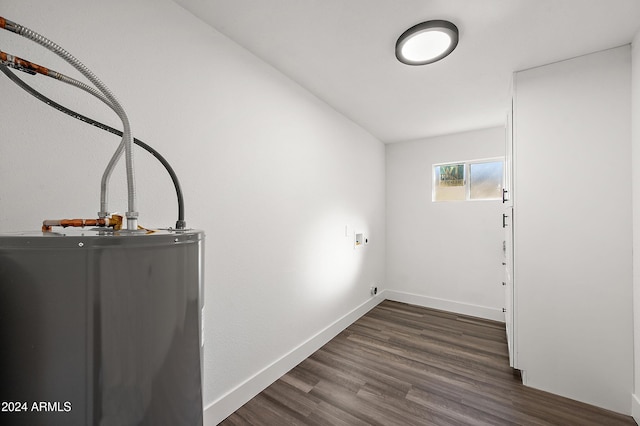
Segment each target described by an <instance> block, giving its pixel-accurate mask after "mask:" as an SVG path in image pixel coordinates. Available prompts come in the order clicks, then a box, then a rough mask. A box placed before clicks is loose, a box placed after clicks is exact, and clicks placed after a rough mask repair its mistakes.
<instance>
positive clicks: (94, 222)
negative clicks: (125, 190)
mask: <svg viewBox="0 0 640 426" xmlns="http://www.w3.org/2000/svg"><path fill="white" fill-rule="evenodd" d="M54 226H61V227H63V228H67V227H74V228H84V227H85V226H99V227H110V228H113V229H115V230H116V231H118V230H120V229H121V228H122V216H119V215H112V216H111V217H110V218H109V217H106V218H100V219H47V220H44V221H42V232H49V231H51V228H52V227H54Z"/></svg>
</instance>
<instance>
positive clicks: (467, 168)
mask: <svg viewBox="0 0 640 426" xmlns="http://www.w3.org/2000/svg"><path fill="white" fill-rule="evenodd" d="M498 162H500V163H502V176H501V178H500V179H501V186H502V187H503V188H504V167H505V157H489V158H480V159H476V160H465V161H447V162H446V163H434V164H432V165H431V202H432V203H450V202H454V203H455V202H465V201H472V202H475V201H480V202H482V201H500V200H502V194H500V195H498V196H496V198H471V165H472V164H484V163H498ZM455 165H464V179H463V181H464V183H463V185H464V199H463V200H436V167H441V166H455Z"/></svg>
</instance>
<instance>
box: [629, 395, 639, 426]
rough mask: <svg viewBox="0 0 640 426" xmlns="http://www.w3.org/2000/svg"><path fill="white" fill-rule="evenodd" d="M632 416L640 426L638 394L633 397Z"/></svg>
mask: <svg viewBox="0 0 640 426" xmlns="http://www.w3.org/2000/svg"><path fill="white" fill-rule="evenodd" d="M631 416H632V417H633V420H635V421H636V423H638V424H640V398H638V395H636V394H633V395H631Z"/></svg>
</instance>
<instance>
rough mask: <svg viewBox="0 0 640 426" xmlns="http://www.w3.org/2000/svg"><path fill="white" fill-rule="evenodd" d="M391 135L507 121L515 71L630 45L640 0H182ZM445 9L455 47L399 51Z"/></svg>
mask: <svg viewBox="0 0 640 426" xmlns="http://www.w3.org/2000/svg"><path fill="white" fill-rule="evenodd" d="M175 1H176V2H177V3H178V4H180V5H182V6H184V7H185V8H186V9H187V10H189V11H191V12H192V13H193V14H194V15H196V16H198V17H199V18H200V19H202V20H203V21H204V22H206V23H208V24H210V25H211V26H213V27H214V28H215V29H217V30H218V31H220V32H221V33H223V34H225V35H226V36H228V37H229V38H231V39H232V40H234V41H235V42H237V43H238V44H240V45H241V46H244V47H245V48H246V49H248V50H249V51H251V52H253V53H254V54H255V55H256V56H258V57H260V58H262V59H263V60H264V61H266V62H267V63H269V64H271V65H272V66H274V67H275V68H277V69H279V70H280V71H281V72H283V73H284V74H286V75H288V76H289V77H291V78H292V79H293V80H295V81H297V82H298V83H299V84H300V85H302V86H303V87H305V88H307V89H308V90H309V91H311V92H312V93H314V94H315V95H316V96H318V97H319V98H321V99H323V100H324V101H325V102H327V103H328V104H329V105H331V106H332V107H334V108H335V109H336V110H338V111H340V112H341V113H343V114H344V115H346V116H347V117H349V118H350V119H352V120H353V121H355V122H356V123H358V124H359V125H361V126H362V127H364V128H365V129H367V130H368V131H369V132H371V133H372V134H373V135H375V136H377V137H378V138H379V139H380V140H382V141H383V142H386V143H389V142H398V141H405V140H413V139H419V138H424V137H429V136H434V135H439V134H447V133H455V132H460V131H466V130H472V129H479V128H486V127H491V126H497V125H502V124H504V121H505V115H506V109H507V99H508V94H509V83H510V79H511V73H512V72H513V71H517V70H523V69H527V68H531V67H535V66H539V65H544V64H548V63H551V62H555V61H559V60H563V59H568V58H571V57H575V56H579V55H583V54H586V53H591V52H596V51H599V50H602V49H607V48H611V47H617V46H621V45H623V44H627V43H630V42H631V40H632V38H633V35H634V34H635V32H636V31H637V30H639V29H640V0H175ZM432 19H446V20H450V21H452V22H453V23H454V24H456V25H457V26H458V28H459V30H460V42H459V44H458V47H457V49H456V50H455V51H454V52H453V53H452V54H451V55H450V56H449V57H447V58H446V59H444V60H443V61H441V62H437V63H434V64H431V65H425V66H419V67H416V66H408V65H404V64H402V63H400V62H398V61H397V60H396V58H395V42H396V39H397V38H398V36H400V34H402V32H404V31H405V30H406V29H407V28H409V27H411V26H413V25H415V24H417V23H419V22H422V21H427V20H432Z"/></svg>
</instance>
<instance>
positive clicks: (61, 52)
mask: <svg viewBox="0 0 640 426" xmlns="http://www.w3.org/2000/svg"><path fill="white" fill-rule="evenodd" d="M0 23H2V24H3V25H2V28H5V29H7V30H9V31H12V32H15V33H16V34H19V35H21V36H23V37H25V38H28V39H29V40H31V41H34V42H35V43H38V44H39V45H41V46H43V47H45V48H46V49H48V50H50V51H52V52H53V53H55V54H56V55H58V56H59V57H61V58H62V59H64V60H65V61H66V62H67V63H69V64H70V65H71V66H73V67H74V68H75V69H77V70H78V71H79V72H80V73H81V74H82V75H83V76H85V77H86V78H87V79H88V80H89V81H90V82H91V83H93V85H95V86H96V88H97V89H98V90H99V91H100V92H101V93H102V94H103V95H104V98H105V99H106V101H108V102H105V103H107V105H108V106H109V107H111V109H113V110H114V111H115V113H116V114H117V115H118V117H120V120H121V121H122V125H123V136H122V142H121V143H120V145H119V146H118V149H117V150H116V152H115V153H114V154H113V156H112V157H111V160H110V161H109V164H108V165H107V168H106V169H105V171H104V174H103V176H102V181H101V187H100V212H99V213H98V215H99V216H100V217H106V216H107V214H108V211H107V193H108V183H109V179H110V177H111V174H112V172H113V169H114V168H115V165H116V164H117V162H118V160H119V159H120V157H121V156H122V152H123V151H124V153H125V161H126V173H127V194H128V211H127V212H126V217H127V229H129V230H135V229H137V227H138V211H137V209H136V191H135V176H134V171H133V133H132V131H131V125H130V123H129V118H128V117H127V114H126V113H125V111H124V108H122V105H121V104H120V102H119V101H118V100H117V99H116V97H115V96H114V95H113V93H112V92H111V91H110V90H109V88H107V87H106V86H105V84H104V83H102V81H100V79H99V78H98V77H96V76H95V75H94V74H93V73H92V72H91V71H90V70H89V69H88V68H87V67H86V66H85V65H83V64H82V63H81V62H80V61H79V60H78V59H76V58H75V57H74V56H73V55H71V54H70V53H69V52H67V51H66V50H65V49H63V48H62V47H60V46H59V45H58V44H56V43H54V42H53V41H51V40H49V39H47V38H46V37H44V36H42V35H40V34H38V33H36V32H35V31H33V30H30V29H29V28H26V27H24V26H22V25H20V24H17V23H15V22H11V21H8V20H6V19H3V18H0ZM70 80H73V79H70ZM74 81H75V80H74ZM66 82H68V83H69V84H73V83H71V82H69V81H66ZM74 85H76V84H74ZM76 86H77V85H76ZM77 87H80V86H77ZM86 87H89V86H85V88H83V87H80V88H83V90H87V89H86ZM90 89H91V90H92V88H90ZM91 90H87V91H89V93H92V94H94V95H95V93H94V92H92V91H91ZM98 97H99V98H100V99H101V100H103V101H105V99H103V97H101V96H98Z"/></svg>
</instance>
